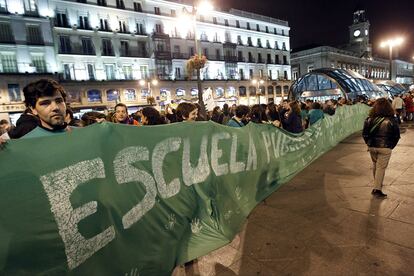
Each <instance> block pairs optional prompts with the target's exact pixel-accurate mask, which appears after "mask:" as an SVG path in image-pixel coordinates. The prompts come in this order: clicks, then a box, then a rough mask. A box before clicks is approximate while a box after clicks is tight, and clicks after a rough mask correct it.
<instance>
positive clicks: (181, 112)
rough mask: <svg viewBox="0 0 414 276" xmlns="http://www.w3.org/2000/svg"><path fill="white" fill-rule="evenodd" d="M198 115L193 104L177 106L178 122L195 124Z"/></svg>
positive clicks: (184, 103)
mask: <svg viewBox="0 0 414 276" xmlns="http://www.w3.org/2000/svg"><path fill="white" fill-rule="evenodd" d="M197 114H198V109H197V106H196V105H195V104H193V103H186V102H182V103H180V104H179V105H178V106H177V122H183V121H186V122H194V121H195V120H196V119H197Z"/></svg>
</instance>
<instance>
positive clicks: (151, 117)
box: [0, 80, 414, 139]
mask: <svg viewBox="0 0 414 276" xmlns="http://www.w3.org/2000/svg"><path fill="white" fill-rule="evenodd" d="M41 81H43V82H44V83H46V84H47V83H48V80H41ZM46 84H43V85H46ZM32 86H33V85H32ZM53 86H56V87H59V88H56V89H60V91H61V93H62V100H63V101H65V97H66V94H65V93H64V91H63V88H62V87H61V86H60V85H59V84H58V83H53ZM30 87H31V86H30V85H28V86H27V87H26V88H25V90H24V93H25V96H26V94H28V93H29V94H30V89H29V88H30ZM32 90H33V88H32ZM25 91H26V92H25ZM29 94H28V96H27V97H30V95H29ZM358 102H363V103H365V104H368V105H372V104H373V101H370V100H366V99H365V98H363V97H361V98H359V99H356V100H354V101H350V100H346V99H345V98H341V97H340V98H338V99H330V100H325V101H323V102H322V101H313V100H310V99H307V100H306V101H304V102H299V101H288V100H283V101H282V102H281V103H280V104H276V103H273V102H269V103H268V104H255V105H252V106H246V105H236V104H233V105H232V106H229V105H227V104H224V105H223V107H222V108H221V107H219V106H216V107H215V108H214V109H213V110H211V111H209V112H199V111H200V110H201V107H200V106H199V105H198V104H197V103H191V102H181V103H180V104H178V105H177V106H176V107H175V108H173V107H172V105H167V106H165V108H164V110H163V111H162V112H160V111H159V110H158V109H157V108H155V107H153V106H146V107H143V108H142V109H140V110H138V111H137V112H134V113H132V114H129V112H128V107H127V106H126V105H125V104H123V103H118V104H116V106H115V107H114V109H113V110H110V111H108V112H107V114H104V113H102V112H98V111H91V112H86V113H84V114H83V115H82V117H81V118H75V117H74V115H73V112H72V111H71V109H70V107H69V106H66V111H65V112H66V116H65V118H64V123H65V126H66V125H68V126H73V127H86V126H89V125H91V124H95V123H100V122H103V121H107V122H112V123H117V124H127V125H133V126H152V125H163V124H169V123H176V122H186V121H209V120H211V121H213V122H216V123H218V124H222V125H227V126H230V127H243V126H246V125H247V124H248V123H250V122H252V123H256V124H270V125H273V126H275V127H278V128H282V129H284V130H286V131H288V132H290V133H301V132H303V131H304V130H305V129H306V128H308V127H310V126H311V125H313V124H315V123H316V122H318V121H319V120H321V119H322V118H324V117H325V116H327V115H334V114H335V111H336V109H337V108H338V107H340V106H343V105H352V104H355V103H358ZM33 104H34V105H36V103H32V105H33ZM26 106H27V109H26V110H25V111H24V113H23V114H22V115H21V117H20V118H19V120H18V121H17V124H16V126H13V125H11V124H10V123H9V122H8V121H7V120H2V121H1V122H0V135H2V134H4V133H7V135H8V137H7V138H11V139H17V138H20V137H23V136H24V135H26V134H27V133H29V132H31V131H32V130H33V129H35V128H36V127H37V126H39V125H40V126H41V124H40V120H39V114H34V113H35V112H33V111H35V110H36V108H33V107H34V106H31V105H30V103H28V102H27V101H26ZM393 107H394V109H395V111H396V114H397V116H398V118H400V117H401V118H402V119H403V120H413V114H414V104H413V96H412V95H411V94H407V95H404V96H402V97H399V96H396V97H395V99H394V101H393ZM2 137H3V138H4V136H2Z"/></svg>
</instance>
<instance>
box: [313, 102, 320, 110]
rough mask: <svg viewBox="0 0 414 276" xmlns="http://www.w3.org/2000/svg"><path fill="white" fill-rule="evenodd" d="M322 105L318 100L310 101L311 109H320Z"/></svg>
mask: <svg viewBox="0 0 414 276" xmlns="http://www.w3.org/2000/svg"><path fill="white" fill-rule="evenodd" d="M321 108H322V106H321V104H320V103H319V102H314V103H312V109H321Z"/></svg>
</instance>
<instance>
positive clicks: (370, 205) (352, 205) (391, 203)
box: [345, 198, 400, 217]
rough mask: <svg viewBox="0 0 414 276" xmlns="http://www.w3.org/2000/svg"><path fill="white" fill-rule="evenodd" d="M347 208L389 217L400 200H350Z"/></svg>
mask: <svg viewBox="0 0 414 276" xmlns="http://www.w3.org/2000/svg"><path fill="white" fill-rule="evenodd" d="M347 203H348V206H347V207H345V208H346V209H349V210H353V211H358V212H361V213H366V214H369V215H375V216H381V217H388V216H390V215H391V213H392V212H393V211H394V210H395V209H396V208H397V206H398V205H399V204H400V201H398V200H393V199H385V200H381V199H376V198H372V199H364V200H348V201H347Z"/></svg>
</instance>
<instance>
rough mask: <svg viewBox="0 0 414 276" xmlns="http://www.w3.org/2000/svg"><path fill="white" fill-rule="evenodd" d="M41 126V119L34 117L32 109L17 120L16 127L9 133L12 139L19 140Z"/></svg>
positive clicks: (27, 110)
mask: <svg viewBox="0 0 414 276" xmlns="http://www.w3.org/2000/svg"><path fill="white" fill-rule="evenodd" d="M39 124H40V120H39V118H38V117H37V116H35V115H33V113H32V111H31V109H30V108H26V110H25V111H24V112H23V114H22V115H20V118H19V119H18V120H17V122H16V127H15V128H13V129H12V130H11V131H9V136H10V138H11V139H19V138H20V137H23V136H24V135H26V134H27V133H29V132H30V131H32V130H33V129H35V128H36V127H37V126H38V125H39Z"/></svg>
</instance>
